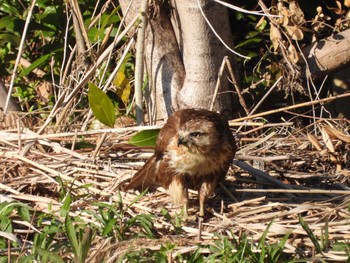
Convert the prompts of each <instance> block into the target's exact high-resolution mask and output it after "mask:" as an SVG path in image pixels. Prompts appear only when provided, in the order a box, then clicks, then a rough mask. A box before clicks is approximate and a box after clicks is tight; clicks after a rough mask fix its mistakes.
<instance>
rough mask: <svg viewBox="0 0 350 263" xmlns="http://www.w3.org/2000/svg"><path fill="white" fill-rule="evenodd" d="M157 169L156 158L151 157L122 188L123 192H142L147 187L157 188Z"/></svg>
mask: <svg viewBox="0 0 350 263" xmlns="http://www.w3.org/2000/svg"><path fill="white" fill-rule="evenodd" d="M157 169H158V167H157V161H156V157H155V156H152V157H151V158H150V159H149V160H148V161H147V162H146V164H145V165H144V166H143V167H142V168H141V170H139V171H138V172H137V173H136V174H135V175H134V177H133V178H132V179H131V181H130V183H129V184H127V185H126V186H124V187H123V190H124V191H128V190H130V189H135V190H140V191H143V190H145V189H146V188H148V187H152V186H159V184H157V182H156V174H157Z"/></svg>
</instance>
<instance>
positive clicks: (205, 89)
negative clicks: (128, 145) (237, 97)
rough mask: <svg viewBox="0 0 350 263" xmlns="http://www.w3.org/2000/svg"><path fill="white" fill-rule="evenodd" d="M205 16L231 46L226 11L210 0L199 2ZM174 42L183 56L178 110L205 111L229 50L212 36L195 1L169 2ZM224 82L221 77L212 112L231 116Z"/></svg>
mask: <svg viewBox="0 0 350 263" xmlns="http://www.w3.org/2000/svg"><path fill="white" fill-rule="evenodd" d="M199 2H200V5H201V8H202V10H203V11H204V13H205V16H206V17H207V19H208V20H209V22H210V24H211V25H212V26H213V27H214V29H215V31H216V32H217V33H218V35H219V36H220V37H221V38H222V39H223V41H224V42H225V43H228V44H229V45H231V43H232V39H231V30H230V22H229V19H228V13H227V9H226V8H225V7H223V6H222V5H220V4H217V3H215V2H213V1H205V0H201V1H199ZM172 5H173V8H174V17H175V18H176V19H174V21H175V23H174V24H175V27H177V28H178V30H179V36H178V43H179V46H180V47H181V52H182V54H183V61H184V65H185V71H186V77H185V82H184V84H183V87H182V89H181V91H180V93H179V95H178V102H179V105H180V108H191V107H198V108H207V109H208V107H209V105H210V103H211V101H212V99H213V94H214V89H215V86H216V82H217V79H218V72H219V68H220V66H221V64H222V62H223V59H224V57H225V56H227V55H228V54H229V51H228V50H227V49H226V48H225V47H224V46H223V44H222V43H221V42H220V40H219V39H218V37H217V36H216V35H215V34H214V33H213V31H212V29H211V28H210V27H209V26H208V24H207V22H206V21H205V18H204V17H203V15H202V13H201V11H200V9H199V6H198V3H197V1H196V0H187V1H176V0H173V1H172ZM227 90H228V80H227V78H223V79H222V82H221V87H220V90H219V94H221V95H220V96H219V97H218V98H217V99H216V103H215V104H214V110H216V111H221V112H224V113H226V114H225V115H227V116H229V117H230V115H231V114H232V112H231V111H232V94H230V93H227V92H225V91H227Z"/></svg>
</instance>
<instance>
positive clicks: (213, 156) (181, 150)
mask: <svg viewBox="0 0 350 263" xmlns="http://www.w3.org/2000/svg"><path fill="white" fill-rule="evenodd" d="M228 151H230V149H227V148H225V147H223V148H221V149H220V151H215V152H207V151H203V149H199V148H196V147H193V148H188V147H186V146H181V147H179V146H178V145H177V138H176V137H174V138H172V139H171V141H170V142H169V145H168V147H167V150H166V152H165V155H166V159H167V160H168V162H169V163H168V164H169V167H170V168H172V169H173V170H174V171H175V173H176V174H187V175H189V176H206V175H209V174H212V173H216V172H218V171H220V170H222V169H223V168H224V167H225V166H226V167H227V165H228V163H229V162H230V161H231V160H230V159H229V158H230V157H231V156H232V155H231V154H228ZM231 151H232V149H231ZM232 158H233V157H232ZM224 169H225V168H224ZM226 169H227V168H226Z"/></svg>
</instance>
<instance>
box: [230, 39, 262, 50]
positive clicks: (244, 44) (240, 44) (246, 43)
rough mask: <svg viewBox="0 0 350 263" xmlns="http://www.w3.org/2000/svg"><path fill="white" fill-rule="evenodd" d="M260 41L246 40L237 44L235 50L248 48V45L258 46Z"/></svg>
mask: <svg viewBox="0 0 350 263" xmlns="http://www.w3.org/2000/svg"><path fill="white" fill-rule="evenodd" d="M261 41H262V39H261V38H250V39H247V40H246V41H243V42H241V43H239V44H238V45H236V46H235V48H239V47H243V46H249V45H253V44H258V43H260V42H261Z"/></svg>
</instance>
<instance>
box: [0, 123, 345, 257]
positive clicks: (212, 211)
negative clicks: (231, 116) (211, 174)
mask: <svg viewBox="0 0 350 263" xmlns="http://www.w3.org/2000/svg"><path fill="white" fill-rule="evenodd" d="M348 125H349V123H348V122H347V121H346V120H337V121H334V120H333V121H330V120H328V121H327V120H322V121H318V122H317V123H316V124H314V126H312V127H308V129H306V128H303V129H297V128H296V127H295V126H294V125H293V124H291V123H280V124H279V125H278V126H276V125H263V124H259V123H258V124H257V123H255V124H254V126H244V127H242V128H241V132H240V136H239V142H238V144H239V148H240V151H239V153H238V154H237V159H241V160H246V163H250V165H252V166H254V167H255V168H258V169H259V170H261V171H265V172H266V173H268V174H269V176H271V177H273V178H274V179H275V180H273V179H272V180H269V179H268V178H269V177H268V176H267V177H266V175H265V179H263V178H262V177H261V176H259V174H257V173H256V170H251V171H250V172H251V173H252V175H249V174H248V173H247V172H246V171H244V170H242V169H240V168H238V167H237V166H233V167H232V169H231V170H230V172H229V175H228V176H227V180H226V181H225V182H223V186H222V187H220V188H219V189H217V193H216V195H215V196H214V197H213V198H211V199H210V200H209V201H208V204H209V207H210V208H209V212H208V213H207V218H205V220H204V222H203V225H202V229H201V232H200V233H199V230H198V223H197V220H196V218H195V215H196V212H197V210H198V205H197V199H196V198H197V196H196V193H195V192H191V193H190V194H191V200H192V201H191V203H190V210H189V214H190V218H189V220H187V221H186V222H183V223H182V228H181V229H182V230H181V234H178V233H176V231H175V229H174V226H173V225H172V224H171V223H170V222H169V221H168V220H166V219H165V217H164V216H163V215H162V213H161V209H162V208H166V209H167V210H168V211H169V212H170V214H171V215H173V216H174V218H175V217H176V214H177V213H178V212H179V209H178V208H175V207H174V206H173V205H172V203H171V200H170V198H169V197H168V196H167V194H166V193H165V191H164V190H163V189H161V188H159V189H158V190H157V191H155V192H151V193H148V194H146V195H145V196H144V197H143V198H142V199H141V200H140V201H139V202H137V203H136V204H134V205H133V206H132V207H131V208H130V209H129V210H128V211H127V213H128V216H130V217H132V216H134V215H136V214H140V213H145V214H152V215H154V216H155V217H154V226H155V228H156V229H157V233H158V239H156V240H152V241H150V240H147V241H145V240H143V239H136V240H135V239H132V240H127V241H122V242H112V241H111V240H110V239H107V238H105V239H104V238H102V237H96V240H95V242H94V247H93V249H92V250H91V255H90V261H92V262H99V261H98V259H99V257H100V255H101V254H104V255H110V257H111V258H112V257H117V256H118V255H121V254H123V252H125V251H127V250H132V249H140V248H148V249H159V247H160V245H161V244H164V243H165V242H171V243H174V244H177V247H176V251H177V252H179V253H191V252H193V251H195V250H196V249H197V248H198V246H197V245H198V244H210V243H212V242H213V240H215V239H217V238H218V236H217V235H218V234H224V235H226V236H228V237H230V236H232V235H234V236H235V237H240V236H242V234H243V233H245V234H246V235H247V236H249V238H251V239H252V240H255V241H258V240H259V238H260V237H261V236H262V234H263V232H264V230H265V229H266V228H267V226H268V224H269V223H270V222H271V220H274V223H273V224H272V226H271V228H270V229H269V231H268V234H267V241H268V242H270V243H274V242H278V240H280V239H281V238H282V237H283V236H285V235H286V234H288V233H289V234H290V236H289V239H288V241H287V243H286V246H285V248H284V252H286V253H289V254H290V255H291V256H292V257H295V258H305V257H313V256H316V254H317V253H316V251H315V247H314V244H313V243H312V241H311V240H310V237H309V235H308V234H307V233H306V231H305V230H304V229H303V227H302V226H301V224H300V222H299V216H302V218H303V219H304V221H305V222H306V223H307V224H308V225H309V227H310V229H311V230H312V233H313V234H314V235H315V236H316V237H317V239H318V240H319V241H320V242H321V240H322V239H325V238H326V239H328V241H329V242H330V243H329V244H330V245H331V244H335V243H336V242H349V240H350V213H349V194H350V191H349V187H348V184H349V169H348V167H349V157H348V152H349V149H348V148H349V144H348V143H349V138H350V136H349V135H347V134H346V133H345V131H346V130H347V127H348ZM232 126H237V125H234V123H232ZM235 128H237V127H235ZM311 128H312V129H313V132H312V133H311V132H307V131H310V130H311ZM33 129H34V128H33ZM140 129H143V128H138V127H134V128H133V127H126V128H117V129H106V130H97V131H88V132H72V133H57V132H55V131H54V129H51V130H50V131H48V132H46V133H42V135H37V134H36V133H33V132H31V131H30V130H29V129H25V128H22V129H12V130H11V129H3V130H1V131H0V156H1V158H0V169H1V171H2V172H1V174H2V176H1V183H0V192H1V198H2V199H4V200H8V199H10V200H18V201H21V202H24V203H27V204H29V205H30V206H31V207H33V208H34V209H35V211H37V212H39V211H41V212H45V213H53V214H55V215H56V216H57V217H60V214H59V211H60V209H61V207H62V202H60V201H59V198H58V196H59V192H60V188H61V185H60V184H59V183H58V181H57V179H58V178H59V179H60V180H62V182H63V185H64V187H66V188H67V189H71V193H72V195H74V196H75V197H79V196H84V198H79V199H78V201H76V202H74V203H73V204H72V206H71V211H70V213H71V215H72V216H74V215H77V216H79V217H80V218H82V219H83V220H85V221H86V222H87V223H97V222H96V221H95V219H94V218H93V217H92V216H91V215H89V214H87V213H85V212H84V210H91V211H94V210H95V211H96V209H97V208H96V206H94V205H93V203H94V202H96V201H99V202H106V203H113V202H118V194H117V192H118V186H119V185H120V183H121V182H123V181H125V180H128V179H129V178H130V177H131V176H132V175H133V174H134V173H135V171H136V170H137V169H139V168H140V167H141V166H142V164H143V162H144V161H145V159H147V158H148V157H149V156H150V155H151V153H152V150H150V149H140V148H137V147H133V146H130V145H128V144H127V142H128V140H129V138H130V137H131V136H132V135H133V134H134V133H135V132H136V131H137V130H140ZM82 140H84V142H89V143H91V145H96V148H92V147H90V148H85V149H79V150H74V149H73V145H75V146H79V144H80V143H81V142H82ZM23 153H25V154H23ZM276 179H277V180H276ZM276 182H279V183H277V184H276ZM138 194H139V193H137V192H128V193H124V192H122V193H121V195H122V198H123V202H124V203H125V204H130V203H131V202H132V201H133V200H134V199H135V197H136V196H137V195H138ZM96 212H97V211H96ZM62 219H63V218H62ZM23 229H24V230H25V229H26V231H23ZM33 231H37V230H35V229H34V226H33V225H26V226H22V232H21V235H20V236H21V238H23V239H24V238H25V232H33ZM327 231H328V237H326V234H325V233H326V232H327ZM18 233H19V232H18ZM199 239H200V240H199ZM116 251H118V252H116ZM325 251H326V252H324V253H323V255H319V256H320V257H322V258H324V259H327V260H332V261H343V260H346V259H347V258H348V255H349V254H348V253H349V252H346V251H343V252H336V251H333V250H325ZM202 253H206V250H205V249H203V250H202Z"/></svg>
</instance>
